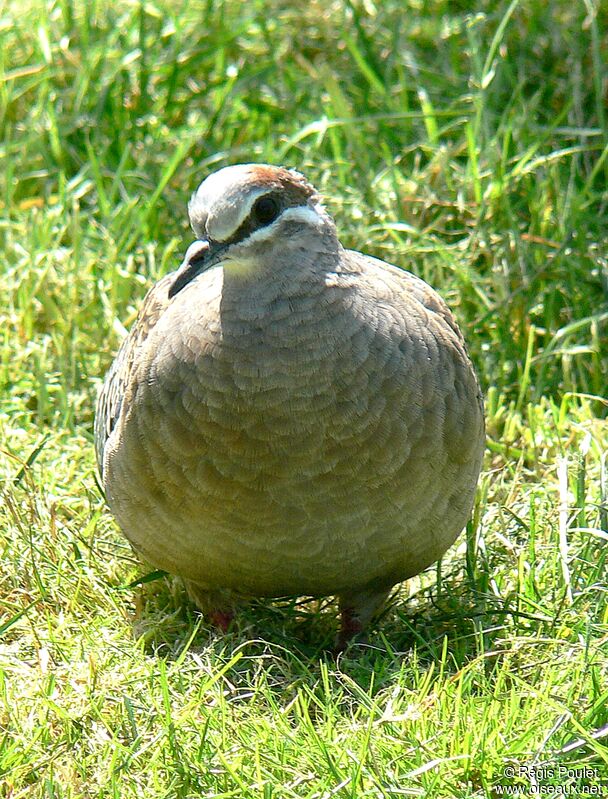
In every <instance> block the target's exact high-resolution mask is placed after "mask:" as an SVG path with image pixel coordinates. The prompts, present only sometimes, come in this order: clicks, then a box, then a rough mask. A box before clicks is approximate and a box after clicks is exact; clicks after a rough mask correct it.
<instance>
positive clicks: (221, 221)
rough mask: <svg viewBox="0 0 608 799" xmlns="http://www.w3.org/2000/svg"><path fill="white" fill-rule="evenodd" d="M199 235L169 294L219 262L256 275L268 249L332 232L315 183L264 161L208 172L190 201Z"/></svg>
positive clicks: (310, 243) (304, 244)
mask: <svg viewBox="0 0 608 799" xmlns="http://www.w3.org/2000/svg"><path fill="white" fill-rule="evenodd" d="M188 213H189V216H190V224H191V226H192V229H193V231H194V233H195V234H196V236H197V240H196V241H195V242H194V243H193V244H191V245H190V247H189V248H188V250H187V252H186V255H185V257H184V261H183V263H182V265H181V267H180V268H179V269H178V271H177V273H176V276H175V280H174V282H173V284H172V285H171V288H170V289H169V297H173V296H174V295H175V294H177V293H178V292H179V291H181V289H183V288H184V287H185V286H186V285H187V284H188V283H190V282H191V281H192V280H193V279H194V278H195V277H197V275H199V274H201V273H202V272H205V271H206V270H208V269H210V268H211V267H212V266H215V265H217V264H221V265H222V266H224V268H226V269H228V270H231V271H232V272H234V273H235V274H240V275H252V274H253V275H255V274H256V272H259V271H260V269H261V268H263V267H264V266H265V265H267V264H268V263H270V262H272V254H273V253H274V252H275V251H276V249H277V248H278V249H279V251H287V250H288V249H293V248H300V249H301V250H303V251H305V250H306V249H308V250H310V251H315V250H316V249H318V248H317V247H316V246H315V245H314V242H315V240H316V241H319V239H321V238H324V237H326V236H327V235H330V236H335V229H334V226H333V222H332V220H331V218H330V217H329V216H328V215H327V213H326V211H325V209H324V208H323V206H322V205H321V202H320V199H319V196H318V194H317V192H316V190H315V188H314V187H313V186H312V185H311V184H310V183H308V181H307V180H306V179H305V178H304V176H303V175H301V174H300V173H299V172H296V171H294V170H291V169H284V168H283V167H276V166H269V165H266V164H240V165H237V166H228V167H225V168H224V169H220V170H219V171H218V172H214V173H213V174H211V175H209V177H207V178H206V179H205V180H204V181H203V182H202V183H201V185H200V186H199V187H198V189H197V190H196V191H195V192H194V194H193V195H192V199H191V200H190V203H189V205H188Z"/></svg>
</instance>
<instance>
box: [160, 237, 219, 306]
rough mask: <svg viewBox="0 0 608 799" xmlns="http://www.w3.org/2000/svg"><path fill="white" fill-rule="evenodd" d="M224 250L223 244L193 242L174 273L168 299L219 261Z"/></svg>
mask: <svg viewBox="0 0 608 799" xmlns="http://www.w3.org/2000/svg"><path fill="white" fill-rule="evenodd" d="M225 249H226V245H224V244H215V243H214V244H211V243H210V242H208V241H207V240H206V239H200V240H198V241H195V242H193V243H192V244H191V245H190V246H189V247H188V249H187V251H186V254H185V256H184V260H183V261H182V264H181V266H180V268H179V269H178V270H177V272H176V273H175V280H174V281H173V283H172V284H171V287H170V289H169V299H171V298H172V297H175V295H176V294H177V293H178V292H179V291H181V290H182V289H183V288H184V286H187V285H188V283H190V281H192V280H194V278H195V277H197V276H198V275H200V274H201V273H202V272H206V271H207V269H210V268H211V267H212V266H215V264H217V263H218V262H219V261H220V260H221V254H222V252H223V251H224V250H225Z"/></svg>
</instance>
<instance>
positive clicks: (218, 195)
mask: <svg viewBox="0 0 608 799" xmlns="http://www.w3.org/2000/svg"><path fill="white" fill-rule="evenodd" d="M255 167H257V164H239V165H238V166H227V167H224V169H220V170H219V171H218V172H214V173H213V174H212V175H209V177H207V178H205V180H204V181H203V182H202V183H201V185H200V186H199V187H198V189H197V190H196V191H195V193H194V194H193V195H192V199H191V200H190V203H189V205H188V213H189V215H190V224H191V225H192V229H193V230H194V232H195V233H196V235H197V236H200V237H201V238H202V237H209V238H211V239H213V240H214V241H226V239H229V238H230V237H231V236H232V235H233V234H234V233H235V232H236V231H237V230H238V229H239V227H240V226H241V224H242V223H243V222H244V221H245V219H247V217H248V216H249V212H250V211H251V208H252V206H253V204H254V202H255V201H256V200H257V198H258V197H260V196H261V195H263V194H266V193H267V192H268V189H269V188H270V187H264V186H261V185H260V182H259V180H254V175H253V170H254V168H255Z"/></svg>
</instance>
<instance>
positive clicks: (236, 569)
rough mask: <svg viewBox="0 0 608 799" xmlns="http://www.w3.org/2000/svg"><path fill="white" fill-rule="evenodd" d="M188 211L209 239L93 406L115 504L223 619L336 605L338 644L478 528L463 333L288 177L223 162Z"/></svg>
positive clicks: (138, 330) (476, 449) (168, 289)
mask: <svg viewBox="0 0 608 799" xmlns="http://www.w3.org/2000/svg"><path fill="white" fill-rule="evenodd" d="M189 210H190V217H191V221H192V224H193V227H194V230H195V233H196V235H197V237H198V239H199V241H198V243H196V244H195V245H193V247H192V248H191V249H190V250H189V254H187V257H186V258H185V259H184V263H183V264H182V267H181V268H180V270H178V272H177V273H174V274H172V275H167V276H165V277H164V278H163V279H162V280H160V281H159V282H158V283H157V284H156V285H155V286H154V287H153V288H152V289H151V290H150V292H149V293H148V295H147V296H146V298H145V300H144V303H143V305H142V309H141V312H140V314H139V316H138V319H137V321H136V322H135V324H134V326H133V328H132V330H131V332H130V333H129V335H128V337H127V338H126V340H125V342H124V343H123V345H122V347H121V349H120V351H119V353H118V355H117V357H116V359H115V361H114V363H113V365H112V367H111V369H110V371H109V373H108V375H107V377H106V381H105V383H104V386H103V389H102V392H101V394H100V397H99V401H98V407H97V416H96V431H95V434H96V444H97V457H98V462H99V466H100V471H101V474H102V480H103V485H104V488H105V491H106V496H107V500H108V504H109V506H110V508H111V510H112V511H113V513H114V515H115V517H116V519H117V521H118V522H119V524H120V526H121V528H122V529H123V531H124V533H125V535H126V536H127V537H128V538H129V540H130V541H131V542H132V543H133V546H134V547H135V549H136V550H137V551H138V552H139V553H141V555H142V556H144V557H145V558H146V559H147V560H149V561H150V562H151V563H153V564H154V565H156V566H157V567H160V568H164V569H166V570H167V571H169V572H171V573H174V574H177V575H180V576H182V577H183V578H184V579H185V580H186V581H187V584H188V585H189V588H190V592H191V594H192V595H193V596H194V597H195V599H196V601H197V602H198V603H199V604H200V605H201V607H203V609H205V610H207V611H209V612H211V613H212V614H215V617H216V619H219V620H220V621H221V620H222V619H226V618H228V615H229V614H230V613H231V612H232V608H233V605H234V602H235V601H236V600H237V599H239V598H240V597H247V596H280V595H289V594H302V595H327V594H335V595H338V596H339V597H340V600H341V607H342V613H343V625H342V632H341V636H340V643H341V644H344V643H345V640H346V638H347V637H348V636H349V635H350V634H351V633H354V632H357V631H359V630H360V629H361V628H362V627H363V626H364V625H365V624H366V623H367V622H368V621H369V619H370V617H371V616H372V615H373V613H374V612H375V611H376V609H377V607H378V606H379V604H381V602H382V601H383V599H384V598H385V596H386V595H387V593H388V591H389V590H390V588H391V587H392V586H393V585H394V584H396V583H397V582H400V581H402V580H404V579H406V578H408V577H410V576H412V575H414V574H417V573H418V572H419V571H421V570H422V569H424V568H425V567H426V566H428V565H429V564H431V563H432V562H433V561H435V560H436V559H437V558H439V557H440V556H441V555H442V554H443V552H444V551H445V550H446V549H447V548H448V547H449V546H450V545H451V544H452V543H453V541H454V539H455V538H456V536H457V535H458V533H459V532H460V531H461V529H462V528H463V526H464V525H465V523H466V521H467V518H468V516H469V514H470V511H471V507H472V503H473V498H474V492H475V486H476V482H477V478H478V475H479V471H480V468H481V459H482V453H483V446H484V430H483V409H482V401H481V395H480V391H479V387H478V383H477V379H476V377H475V372H474V369H473V367H472V365H471V362H470V360H469V357H468V355H467V352H466V348H465V344H464V340H463V337H462V335H461V333H460V331H459V329H458V326H457V324H456V322H455V320H454V318H453V316H452V314H451V312H450V310H449V309H448V307H447V305H446V304H445V302H444V301H443V300H442V299H441V298H440V297H439V295H437V294H436V293H435V292H434V291H433V289H431V288H430V286H428V285H427V284H426V283H424V281H422V280H420V279H419V278H417V277H415V276H414V275H412V274H410V273H409V272H406V271H404V270H401V269H398V268H396V267H394V266H391V265H389V264H385V263H384V262H382V261H379V260H376V259H374V258H370V257H368V256H365V255H362V254H361V253H357V252H354V251H347V250H344V249H343V248H342V247H341V245H340V243H339V241H338V238H337V235H336V231H335V227H334V224H333V221H332V220H331V218H330V217H329V216H328V215H327V213H326V212H325V210H324V209H323V207H322V206H321V205H320V203H319V198H318V196H317V194H316V192H315V190H314V189H313V187H312V186H310V184H308V183H307V182H306V181H305V180H304V178H303V177H302V176H301V175H299V174H298V173H294V172H290V171H288V170H284V169H280V168H277V167H269V166H263V165H245V166H238V167H228V168H226V169H224V170H221V171H220V172H218V173H215V174H214V175H212V176H211V177H210V178H208V179H207V180H206V181H204V182H203V184H202V185H201V187H200V188H199V190H198V191H197V193H196V194H195V195H194V197H193V200H192V202H191V204H190V208H189ZM275 214H276V215H275ZM273 215H274V216H273Z"/></svg>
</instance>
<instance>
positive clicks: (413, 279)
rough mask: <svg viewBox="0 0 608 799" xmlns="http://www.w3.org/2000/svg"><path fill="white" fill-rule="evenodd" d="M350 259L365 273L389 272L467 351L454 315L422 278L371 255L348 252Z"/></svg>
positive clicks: (353, 251)
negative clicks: (439, 319)
mask: <svg viewBox="0 0 608 799" xmlns="http://www.w3.org/2000/svg"><path fill="white" fill-rule="evenodd" d="M348 255H349V257H350V258H351V259H352V260H353V261H354V262H355V263H356V264H357V266H358V267H359V268H360V269H361V270H362V271H363V272H365V271H366V270H368V269H369V267H370V266H373V267H375V268H376V269H380V270H387V269H388V270H389V271H390V272H391V274H392V275H393V276H394V277H395V278H396V279H397V280H398V281H399V283H401V285H402V286H403V290H404V291H407V292H408V293H409V294H410V295H412V296H413V297H415V299H416V300H417V301H418V302H419V303H420V304H421V305H423V306H424V307H425V308H426V309H427V311H431V312H432V313H433V314H437V315H438V316H439V317H441V318H442V319H443V321H444V322H445V323H446V324H447V325H448V327H450V328H451V329H452V331H453V332H454V333H455V335H456V337H457V338H458V341H459V342H460V343H461V344H462V346H463V347H464V348H465V350H466V343H465V340H464V336H463V335H462V333H461V332H460V328H459V327H458V324H457V322H456V319H455V318H454V315H453V314H452V312H451V311H450V309H449V308H448V306H447V304H446V303H445V301H444V300H443V299H442V298H441V297H440V296H439V294H437V292H436V291H435V290H434V289H433V288H431V286H429V284H428V283H425V281H424V280H422V278H419V277H417V276H416V275H414V274H412V272H408V271H407V269H401V268H400V267H398V266H395V265H394V264H389V263H387V262H386V261H381V260H380V259H378V258H373V257H372V256H371V255H365V254H364V253H361V252H357V251H356V250H348Z"/></svg>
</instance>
